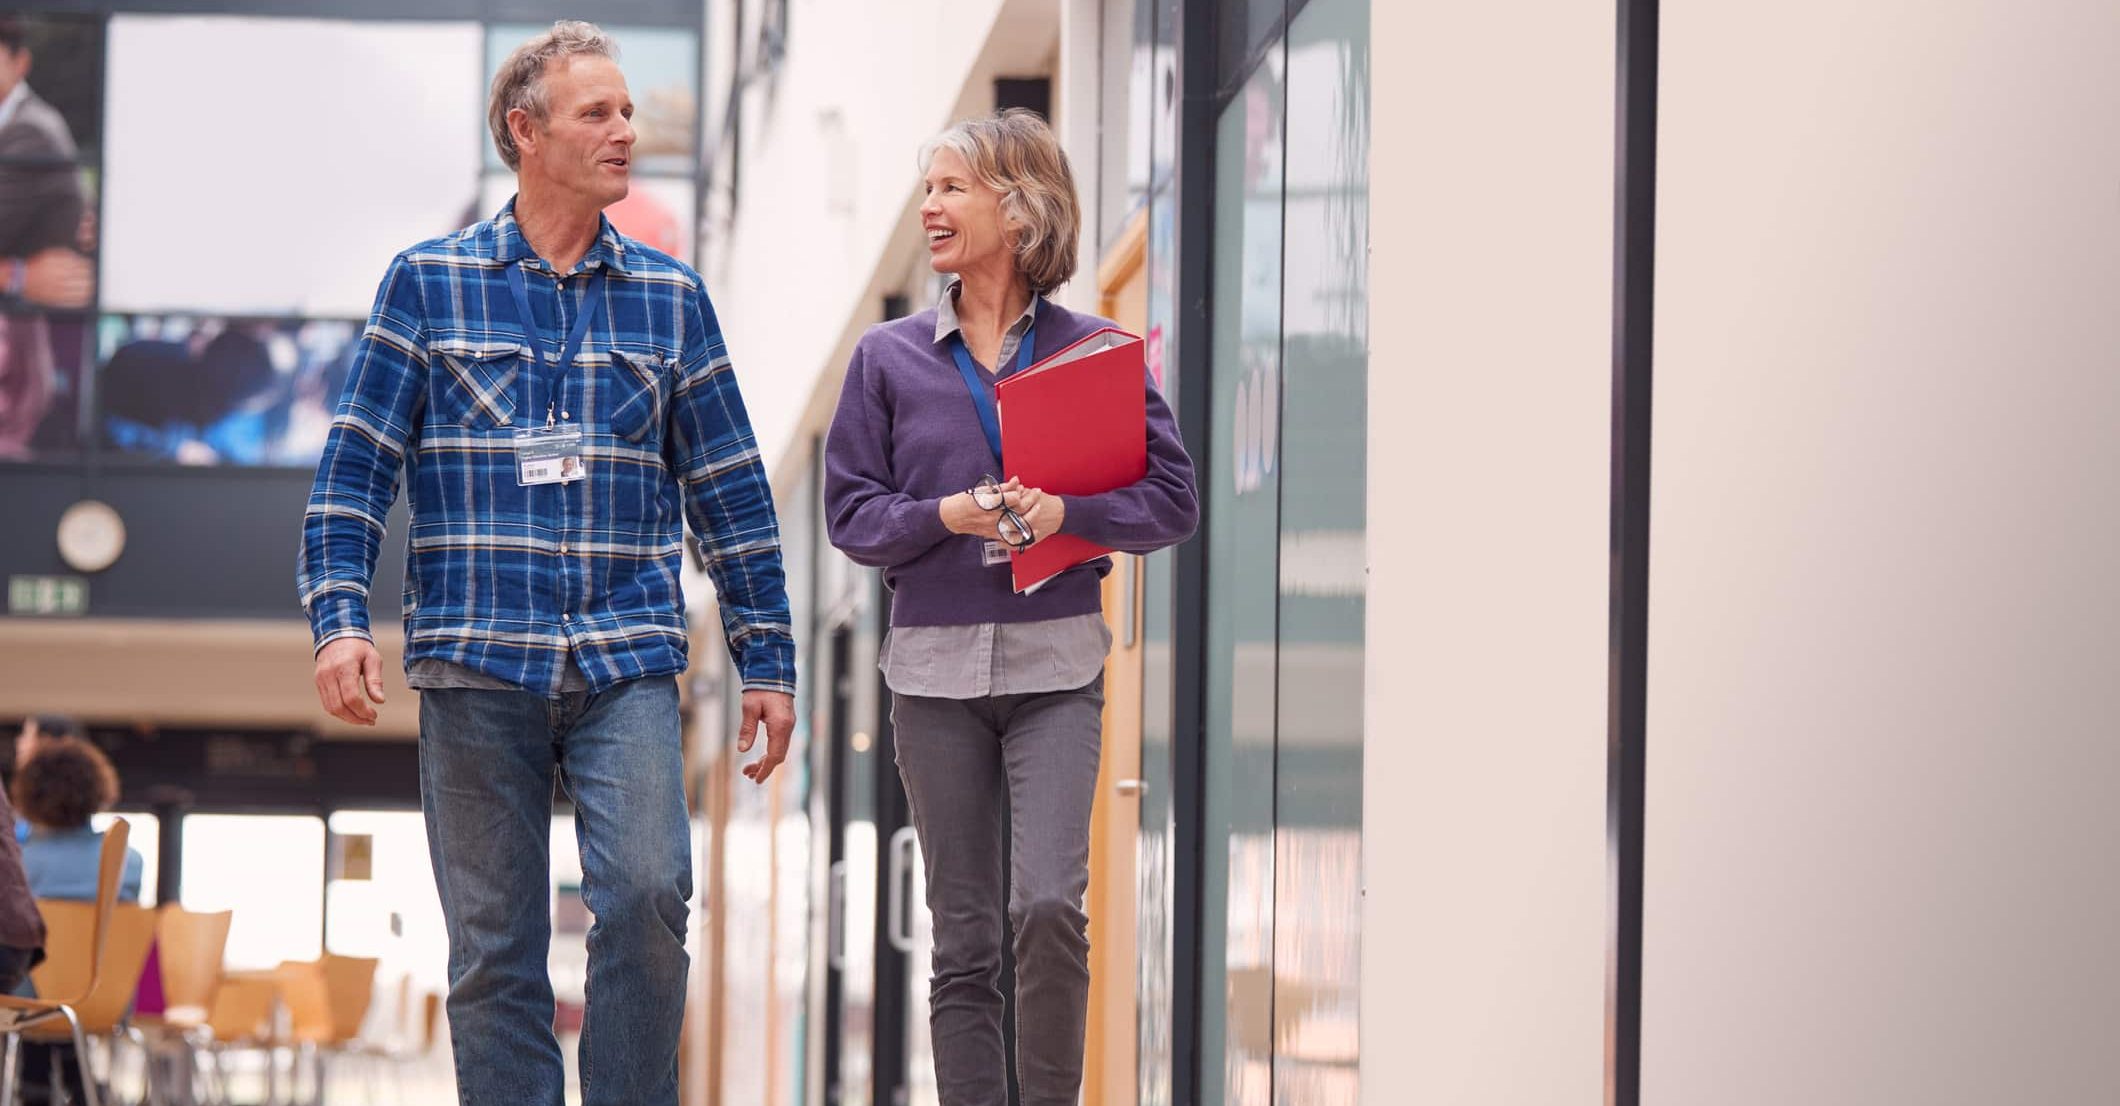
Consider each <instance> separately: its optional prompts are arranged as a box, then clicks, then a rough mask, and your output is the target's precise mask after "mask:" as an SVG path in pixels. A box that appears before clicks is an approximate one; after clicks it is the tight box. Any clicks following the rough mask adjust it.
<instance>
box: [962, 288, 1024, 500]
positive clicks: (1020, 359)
mask: <svg viewBox="0 0 2120 1106" xmlns="http://www.w3.org/2000/svg"><path fill="white" fill-rule="evenodd" d="M1032 310H1033V312H1034V313H1033V314H1032V316H1031V328H1030V329H1029V330H1026V331H1024V332H1023V344H1021V345H1019V346H1017V347H1016V371H1017V372H1022V371H1023V370H1025V369H1027V368H1030V367H1031V339H1032V338H1035V337H1037V335H1038V316H1037V315H1036V314H1035V311H1036V308H1033V309H1032ZM950 355H951V356H952V357H955V358H956V359H957V375H958V376H961V377H963V378H964V386H965V388H966V389H968V390H970V392H971V393H972V410H974V411H977V412H978V413H979V429H981V430H984V431H986V444H988V445H990V446H992V447H994V463H995V464H997V465H998V464H1000V463H1001V415H1000V413H999V412H997V411H995V410H994V392H993V389H991V388H987V387H985V386H983V385H982V384H981V382H980V380H979V367H978V366H977V365H974V364H972V351H970V350H968V349H966V348H965V347H964V331H963V330H958V331H957V332H956V333H954V334H952V335H950ZM1002 479H1004V480H1006V479H1008V476H1007V474H1006V473H1004V474H1002Z"/></svg>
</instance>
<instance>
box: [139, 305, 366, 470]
mask: <svg viewBox="0 0 2120 1106" xmlns="http://www.w3.org/2000/svg"><path fill="white" fill-rule="evenodd" d="M100 330H101V333H100V335H99V341H98V347H99V349H100V362H101V365H102V368H101V375H100V378H99V379H100V384H99V388H98V396H99V403H98V405H97V406H98V409H99V414H100V424H101V425H100V429H101V432H102V438H103V441H104V443H105V445H106V446H107V447H109V448H111V449H114V450H117V451H120V452H123V453H131V454H136V455H140V456H145V457H154V458H159V459H162V460H167V461H174V462H177V463H179V464H186V465H215V464H236V465H292V466H298V467H299V466H307V465H314V464H315V463H316V459H317V456H318V455H319V454H320V453H321V452H322V451H323V447H324V438H325V436H326V434H327V433H328V432H329V430H330V427H331V417H332V412H333V410H334V409H335V408H336V406H337V404H338V400H339V393H340V391H341V390H342V389H343V388H344V386H345V382H346V372H347V368H348V365H349V364H350V360H351V358H352V356H353V352H354V342H355V339H356V338H357V337H358V336H359V331H360V328H359V325H358V324H355V323H352V322H346V321H341V320H308V321H303V320H265V321H261V320H243V319H221V318H211V317H197V316H188V315H178V316H149V315H110V316H105V317H104V319H103V322H102V326H101V328H100Z"/></svg>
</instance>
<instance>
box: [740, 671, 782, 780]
mask: <svg viewBox="0 0 2120 1106" xmlns="http://www.w3.org/2000/svg"><path fill="white" fill-rule="evenodd" d="M760 722H763V723H765V727H766V755H764V756H762V757H759V758H758V759H757V760H754V761H752V762H751V763H749V764H746V765H744V766H743V774H744V778H745V779H748V780H750V781H751V782H752V783H764V782H766V777H767V776H770V775H772V774H773V769H775V768H778V767H780V762H781V761H783V760H786V759H788V738H789V737H790V736H791V735H793V734H794V732H795V697H794V696H793V695H790V694H788V693H787V692H784V691H746V692H744V693H743V722H742V723H740V724H739V725H738V727H737V730H736V751H737V752H739V753H748V752H750V751H751V746H752V745H753V744H756V743H757V741H758V725H759V723H760Z"/></svg>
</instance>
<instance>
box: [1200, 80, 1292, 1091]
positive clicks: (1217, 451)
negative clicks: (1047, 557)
mask: <svg viewBox="0 0 2120 1106" xmlns="http://www.w3.org/2000/svg"><path fill="white" fill-rule="evenodd" d="M1282 61H1283V59H1282V57H1281V54H1280V52H1279V51H1278V50H1276V51H1273V52H1270V53H1269V54H1268V55H1267V58H1266V60H1265V62H1263V63H1262V64H1261V65H1260V66H1259V67H1258V69H1257V70H1256V71H1255V72H1254V73H1253V75H1252V77H1251V78H1250V80H1249V81H1248V82H1247V83H1246V84H1245V86H1244V88H1243V89H1242V91H1241V92H1240V93H1239V94H1238V95H1237V96H1236V98H1235V99H1233V100H1232V101H1231V102H1230V104H1229V106H1228V107H1227V108H1226V109H1224V111H1223V113H1222V118H1221V120H1220V121H1219V122H1218V124H1217V130H1216V153H1215V250H1214V255H1215V274H1214V302H1213V308H1214V354H1213V368H1212V373H1213V384H1212V387H1211V389H1210V391H1211V393H1212V405H1213V411H1212V415H1211V418H1212V420H1213V427H1214V429H1213V431H1212V441H1213V442H1214V443H1215V446H1214V453H1213V455H1212V456H1211V457H1210V458H1207V463H1206V466H1205V468H1206V472H1207V474H1208V477H1207V512H1206V518H1207V541H1208V563H1209V564H1210V565H1212V566H1213V571H1211V572H1210V573H1209V574H1208V577H1207V588H1208V595H1207V611H1208V615H1207V667H1206V676H1207V711H1206V723H1207V749H1206V788H1205V803H1206V811H1205V815H1206V840H1205V843H1204V846H1203V854H1204V855H1203V860H1204V872H1203V876H1204V881H1203V888H1204V892H1205V897H1204V900H1203V903H1202V907H1203V915H1204V916H1203V926H1202V934H1201V949H1202V950H1203V956H1202V966H1201V995H1202V1001H1201V1004H1200V1005H1201V1023H1200V1032H1201V1041H1200V1049H1201V1068H1200V1070H1201V1078H1202V1087H1201V1092H1202V1093H1201V1097H1202V1101H1203V1102H1205V1103H1208V1104H1210V1106H1213V1104H1218V1103H1227V1104H1229V1106H1250V1104H1264V1103H1265V1102H1267V1101H1268V1099H1269V1096H1270V1094H1271V1091H1272V998H1273V940H1274V934H1273V930H1274V916H1273V893H1274V848H1273V842H1274V836H1273V834H1274V794H1275V784H1274V771H1275V765H1274V742H1275V733H1274V720H1275V709H1276V699H1277V695H1278V687H1277V683H1276V679H1275V672H1276V660H1277V658H1276V652H1275V616H1276V605H1277V604H1276V598H1275V591H1276V588H1275V577H1276V572H1277V564H1276V559H1277V558H1276V553H1277V549H1278V542H1277V541H1276V537H1277V534H1278V531H1279V526H1280V510H1279V503H1278V500H1279V498H1280V488H1279V480H1280V475H1279V465H1278V459H1277V455H1276V445H1277V438H1278V428H1279V423H1280V413H1279V412H1280V392H1281V387H1280V375H1281V363H1280V346H1281V204H1282V191H1283V189H1282V160H1283V153H1282V141H1281V106H1282V100H1281V94H1282V84H1281V74H1282Z"/></svg>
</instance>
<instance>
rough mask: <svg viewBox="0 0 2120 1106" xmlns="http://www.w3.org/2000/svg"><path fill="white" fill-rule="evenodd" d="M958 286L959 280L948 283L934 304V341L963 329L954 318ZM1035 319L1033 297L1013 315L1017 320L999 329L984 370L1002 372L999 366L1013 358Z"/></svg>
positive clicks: (1036, 308)
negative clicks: (998, 339) (997, 341)
mask: <svg viewBox="0 0 2120 1106" xmlns="http://www.w3.org/2000/svg"><path fill="white" fill-rule="evenodd" d="M961 287H963V282H962V281H955V280H953V281H951V282H950V286H949V287H948V288H947V289H945V290H944V291H943V293H942V299H941V300H940V301H938V302H937V303H936V304H935V341H936V342H937V343H940V342H942V341H943V340H944V339H946V338H948V337H949V336H950V335H952V334H955V333H957V332H958V331H960V330H963V329H964V324H963V323H961V322H959V321H958V320H957V289H959V288H961ZM1037 321H1038V297H1037V296H1032V297H1031V299H1030V302H1029V303H1026V304H1024V305H1023V314H1021V315H1018V316H1016V321H1015V322H1012V323H1010V324H1008V329H1007V330H1006V331H1004V332H1002V335H1001V348H1000V350H998V351H996V353H995V355H994V363H993V364H991V365H987V366H985V368H986V371H987V372H989V373H994V374H997V375H998V374H999V373H1000V372H1001V366H1003V365H1006V364H1008V363H1009V362H1010V361H1011V360H1013V359H1014V358H1015V356H1016V348H1017V347H1018V346H1021V345H1022V344H1023V336H1024V335H1025V334H1026V333H1028V332H1029V331H1030V329H1031V324H1032V323H1034V322H1037ZM974 364H977V362H974Z"/></svg>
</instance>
